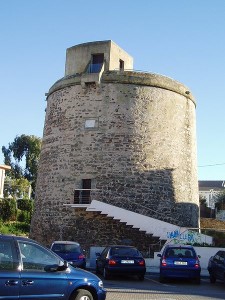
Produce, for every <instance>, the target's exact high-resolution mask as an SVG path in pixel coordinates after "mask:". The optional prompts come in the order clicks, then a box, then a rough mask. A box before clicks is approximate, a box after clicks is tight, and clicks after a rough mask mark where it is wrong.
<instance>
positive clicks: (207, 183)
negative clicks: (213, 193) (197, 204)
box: [198, 180, 225, 190]
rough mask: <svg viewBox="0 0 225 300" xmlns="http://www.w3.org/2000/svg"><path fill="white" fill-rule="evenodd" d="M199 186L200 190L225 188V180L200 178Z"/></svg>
mask: <svg viewBox="0 0 225 300" xmlns="http://www.w3.org/2000/svg"><path fill="white" fill-rule="evenodd" d="M198 186H199V190H206V189H209V190H210V189H217V190H218V189H224V188H225V180H199V181H198Z"/></svg>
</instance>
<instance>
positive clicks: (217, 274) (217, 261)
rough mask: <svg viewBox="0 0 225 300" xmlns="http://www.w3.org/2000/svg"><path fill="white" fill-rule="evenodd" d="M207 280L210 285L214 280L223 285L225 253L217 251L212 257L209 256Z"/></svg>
mask: <svg viewBox="0 0 225 300" xmlns="http://www.w3.org/2000/svg"><path fill="white" fill-rule="evenodd" d="M208 271H209V279H210V282H211V283H215V282H216V280H219V281H222V282H223V283H224V278H225V251H224V250H219V251H217V252H216V254H215V255H214V256H211V257H210V259H209V262H208Z"/></svg>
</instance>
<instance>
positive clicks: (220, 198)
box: [215, 190, 225, 210]
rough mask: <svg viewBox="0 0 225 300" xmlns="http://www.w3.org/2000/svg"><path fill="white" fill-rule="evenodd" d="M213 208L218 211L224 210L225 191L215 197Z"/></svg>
mask: <svg viewBox="0 0 225 300" xmlns="http://www.w3.org/2000/svg"><path fill="white" fill-rule="evenodd" d="M215 207H216V208H217V209H218V210H225V190H224V191H222V192H219V193H218V194H217V195H216V198H215Z"/></svg>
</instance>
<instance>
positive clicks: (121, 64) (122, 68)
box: [120, 59, 124, 71]
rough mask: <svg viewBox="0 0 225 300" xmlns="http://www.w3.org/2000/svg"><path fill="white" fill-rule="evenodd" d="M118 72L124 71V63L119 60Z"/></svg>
mask: <svg viewBox="0 0 225 300" xmlns="http://www.w3.org/2000/svg"><path fill="white" fill-rule="evenodd" d="M120 71H124V61H123V60H122V59H120Z"/></svg>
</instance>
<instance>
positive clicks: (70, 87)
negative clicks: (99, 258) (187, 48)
mask: <svg viewBox="0 0 225 300" xmlns="http://www.w3.org/2000/svg"><path fill="white" fill-rule="evenodd" d="M89 119H95V120H97V122H96V124H97V126H96V127H95V128H89V129H87V128H85V121H86V120H89ZM82 179H92V189H96V190H93V191H92V193H91V198H92V199H96V200H99V201H103V202H107V203H110V204H113V205H116V206H119V207H122V208H125V209H128V210H131V211H135V212H137V213H141V214H144V215H149V216H151V217H155V218H158V219H161V220H164V221H167V222H171V223H174V224H177V225H179V226H186V227H198V214H199V206H198V205H199V202H198V181H197V170H196V128H195V101H194V99H193V96H192V95H191V94H190V92H189V91H188V89H187V88H186V87H185V86H184V85H182V84H180V83H178V82H177V81H174V80H172V79H170V78H167V77H164V76H160V75H156V74H146V73H135V72H120V73H119V72H110V71H108V72H105V73H103V75H102V81H101V84H100V85H95V84H88V85H86V86H85V87H84V88H83V87H82V86H81V84H80V76H79V75H77V76H69V77H68V76H67V77H65V78H63V79H62V80H60V81H58V82H56V83H55V84H54V85H53V87H52V88H51V89H50V91H49V96H48V105H47V111H46V119H45V127H44V136H43V145H42V150H41V158H40V162H39V172H38V180H37V187H36V199H35V212H34V215H33V219H32V224H31V237H35V238H36V239H38V240H40V241H42V242H44V243H46V244H47V243H48V239H58V238H59V230H60V227H61V224H63V228H64V229H63V230H64V234H63V238H64V239H66V238H72V237H73V239H76V238H78V237H79V238H80V239H82V238H81V236H82V235H83V236H84V237H85V238H86V237H87V239H90V240H89V241H88V243H89V245H92V244H93V242H94V240H93V242H92V239H91V237H96V239H97V238H98V240H100V241H101V243H102V244H104V242H103V241H105V242H107V241H108V240H104V236H107V235H109V236H110V237H111V236H112V234H110V233H112V231H111V230H112V228H111V227H110V226H111V225H110V226H109V229H107V230H108V231H107V232H104V230H100V233H99V230H98V228H99V227H97V228H96V227H95V228H94V227H93V228H92V229H90V234H88V230H89V228H90V226H91V224H92V222H94V220H92V219H91V218H90V219H89V222H87V223H84V224H82V222H85V220H86V218H89V217H88V216H89V215H85V217H83V221H82V217H78V216H81V215H82V214H83V213H79V214H78V215H77V209H73V210H71V208H70V209H68V208H67V207H65V206H63V204H70V203H71V204H72V203H73V201H74V199H73V195H74V190H75V189H79V188H82V186H81V182H82ZM78 219H79V221H78ZM90 220H91V221H90ZM108 222H109V221H108ZM100 223H101V225H99V224H98V226H100V228H103V229H104V228H106V223H107V221H105V220H102V221H101V222H100ZM93 224H94V223H93ZM72 229H73V230H72ZM117 230H118V229H117ZM72 232H73V235H71V234H72ZM70 233H71V234H70ZM95 233H96V234H95ZM97 233H98V234H97ZM121 236H122V234H121V235H119V236H118V237H115V239H116V240H117V241H118V240H119V239H120V238H121ZM50 237H51V238H50ZM126 238H130V236H129V235H128V233H127V237H126ZM94 244H96V242H95V243H94Z"/></svg>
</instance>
